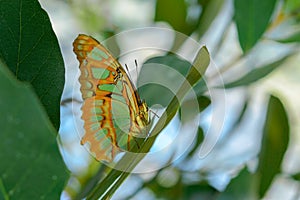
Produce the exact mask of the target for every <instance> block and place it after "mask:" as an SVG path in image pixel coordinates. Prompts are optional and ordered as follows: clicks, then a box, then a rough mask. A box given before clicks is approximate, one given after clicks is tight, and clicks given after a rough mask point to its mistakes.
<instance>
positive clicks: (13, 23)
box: [0, 0, 64, 129]
mask: <svg viewBox="0 0 300 200" xmlns="http://www.w3.org/2000/svg"><path fill="white" fill-rule="evenodd" d="M0 30H1V31H0V58H1V59H2V60H3V62H4V63H6V65H7V66H8V68H9V69H10V70H11V71H12V72H13V73H14V74H15V76H16V77H17V78H18V79H19V80H21V81H26V82H29V83H30V84H31V85H32V86H33V88H34V90H35V92H36V94H37V95H38V97H39V98H40V100H41V102H42V104H43V105H44V106H45V108H46V111H47V113H48V116H49V118H50V120H51V121H52V123H53V125H54V127H55V128H56V129H58V127H59V123H60V120H59V105H60V97H61V93H62V90H63V86H64V64H63V59H62V56H61V53H60V48H59V46H58V42H57V39H56V36H55V34H54V32H53V30H52V27H51V23H50V20H49V17H48V16H47V13H46V12H45V11H44V10H42V9H41V6H40V5H39V3H38V1H37V0H18V1H11V0H0Z"/></svg>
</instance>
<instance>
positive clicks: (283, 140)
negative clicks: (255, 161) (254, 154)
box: [256, 96, 290, 198]
mask: <svg viewBox="0 0 300 200" xmlns="http://www.w3.org/2000/svg"><path fill="white" fill-rule="evenodd" d="M289 132H290V130H289V122H288V117H287V114H286V111H285V109H284V106H283V104H282V103H281V101H280V99H278V98H277V97H274V96H271V97H270V100H269V105H268V111H267V117H266V122H265V125H264V135H263V140H262V148H261V152H260V155H259V166H258V171H257V173H256V175H257V179H258V184H259V197H260V198H262V197H263V196H264V194H265V193H266V191H267V190H268V188H269V187H270V185H271V183H272V181H273V179H274V177H275V176H276V174H278V173H279V172H280V167H281V162H282V159H283V156H284V154H285V152H286V149H287V147H288V142H289Z"/></svg>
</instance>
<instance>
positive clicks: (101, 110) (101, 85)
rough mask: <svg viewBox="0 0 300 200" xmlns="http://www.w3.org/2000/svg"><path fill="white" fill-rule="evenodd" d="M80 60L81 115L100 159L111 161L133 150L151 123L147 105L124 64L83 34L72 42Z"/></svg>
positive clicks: (85, 138)
mask: <svg viewBox="0 0 300 200" xmlns="http://www.w3.org/2000/svg"><path fill="white" fill-rule="evenodd" d="M73 46H74V52H75V53H76V55H77V59H78V60H79V62H80V71H81V75H80V77H79V82H80V84H81V88H80V90H81V93H82V98H83V100H84V103H83V106H82V108H81V109H82V119H83V121H84V130H85V134H84V136H83V138H82V140H81V143H82V144H85V143H88V144H89V146H90V151H91V152H92V153H93V154H94V155H95V157H96V159H97V160H106V161H111V160H112V159H113V158H114V157H115V155H116V154H117V153H118V152H120V151H122V150H130V148H131V147H132V145H133V144H134V143H135V140H134V139H133V137H132V136H141V135H142V134H143V129H144V127H145V126H146V125H148V124H149V120H148V108H147V106H146V104H145V103H143V102H141V100H140V97H139V96H138V94H137V92H136V90H135V88H134V85H133V84H132V82H131V81H130V79H129V77H128V76H127V74H126V73H125V70H124V69H123V68H122V66H121V65H120V64H119V63H118V61H116V60H115V59H114V57H113V56H112V55H111V54H110V53H109V52H108V50H107V49H106V48H105V47H103V46H102V45H101V44H100V43H99V42H98V41H96V40H95V39H93V38H92V37H90V36H86V35H83V34H80V35H79V36H78V37H77V38H76V39H75V41H74V43H73Z"/></svg>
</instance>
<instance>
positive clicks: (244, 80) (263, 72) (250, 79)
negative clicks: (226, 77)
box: [224, 56, 289, 89]
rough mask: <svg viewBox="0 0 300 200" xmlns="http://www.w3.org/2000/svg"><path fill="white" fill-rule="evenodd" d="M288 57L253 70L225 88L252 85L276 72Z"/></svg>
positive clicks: (227, 84)
mask: <svg viewBox="0 0 300 200" xmlns="http://www.w3.org/2000/svg"><path fill="white" fill-rule="evenodd" d="M288 57H289V56H285V57H283V58H281V59H280V60H278V61H276V62H273V63H271V64H268V65H266V66H264V67H259V68H256V69H253V70H252V71H250V72H249V73H247V74H246V75H245V76H243V77H241V78H240V79H238V80H236V81H233V82H231V83H226V84H225V86H224V87H225V88H226V89H229V88H233V87H239V86H247V85H250V84H252V83H254V82H256V81H258V80H260V79H262V78H264V77H265V76H267V75H268V74H270V73H271V72H272V71H273V70H275V69H276V68H277V67H279V66H281V65H282V64H283V63H284V62H285V61H286V59H287V58H288Z"/></svg>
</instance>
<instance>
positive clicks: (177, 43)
mask: <svg viewBox="0 0 300 200" xmlns="http://www.w3.org/2000/svg"><path fill="white" fill-rule="evenodd" d="M40 3H41V5H42V7H43V8H44V9H45V10H46V12H47V13H48V15H49V17H50V19H51V23H52V25H53V29H54V31H55V33H56V35H57V37H58V39H59V43H60V47H61V51H62V53H63V57H64V62H65V67H66V84H65V88H64V92H63V96H62V104H61V127H60V138H61V152H62V155H63V158H64V161H65V163H66V165H67V167H68V168H69V170H70V171H71V172H72V174H73V175H72V177H71V178H70V180H69V184H68V186H67V188H66V190H65V192H64V193H63V195H62V199H68V198H69V197H73V196H76V195H77V194H78V193H79V191H81V190H82V188H84V186H85V184H86V183H87V182H88V181H87V180H88V179H89V178H90V177H91V176H94V174H95V173H96V172H97V171H98V169H99V167H101V164H99V163H97V162H96V161H94V159H93V157H91V156H90V154H89V153H88V151H87V150H86V149H85V148H84V147H82V146H81V145H80V135H81V134H82V133H83V130H82V121H81V120H80V115H81V111H80V106H81V104H82V99H81V95H80V90H79V87H80V86H79V82H78V77H79V63H78V61H77V59H76V57H75V54H74V53H73V50H72V48H73V46H72V43H73V40H74V39H75V38H76V37H77V35H78V34H79V33H85V34H88V35H91V36H93V37H95V38H97V39H98V40H99V41H101V42H102V41H103V42H104V43H105V44H107V46H108V47H110V45H111V46H112V49H110V50H111V51H112V52H113V54H114V55H119V56H117V57H118V59H119V61H120V63H121V64H122V65H123V66H124V64H127V65H128V67H129V74H130V77H131V78H132V79H133V80H134V82H135V83H136V84H137V87H138V83H139V81H142V80H141V79H142V78H143V76H140V77H138V75H137V74H141V75H144V76H153V77H156V76H159V74H158V73H155V71H153V73H151V74H149V73H146V70H145V71H143V68H144V66H145V64H147V63H160V64H164V65H167V66H170V67H171V68H174V69H175V70H177V71H179V72H180V73H181V74H183V75H184V74H186V72H187V69H188V67H190V63H192V62H193V59H194V58H195V55H196V53H197V51H198V49H199V48H200V47H201V46H202V45H205V46H206V47H207V48H208V51H209V52H210V55H211V64H210V66H209V67H208V70H207V72H206V74H205V83H206V87H203V86H201V85H199V84H198V85H196V86H195V87H194V90H195V91H196V95H197V98H196V99H197V100H199V102H198V103H199V110H200V112H199V113H196V115H195V116H193V114H191V119H190V118H188V119H186V120H183V119H182V118H181V115H180V114H177V115H176V116H175V118H174V119H173V120H172V121H171V123H170V124H169V125H168V126H167V127H166V129H164V130H163V132H162V133H161V134H160V136H159V138H158V139H157V141H156V143H155V144H154V146H153V147H152V149H151V151H153V152H159V150H160V149H166V150H165V151H164V153H160V154H159V156H158V157H155V159H154V160H153V159H149V160H147V157H146V158H145V160H144V161H143V163H142V164H141V165H140V166H138V168H141V170H137V172H139V173H133V174H131V176H130V177H129V178H128V179H127V180H126V181H125V182H124V183H123V184H122V186H121V187H120V188H119V189H118V190H117V192H116V193H115V194H114V195H113V197H112V199H142V198H143V199H262V198H263V199H291V200H292V199H300V192H299V191H300V185H299V175H298V173H299V172H300V157H299V156H298V155H299V153H300V145H299V144H300V134H299V133H300V129H299V128H300V126H299V124H300V104H299V102H300V101H299V100H300V90H299V84H300V80H299V75H300V67H299V63H300V54H299V44H300V43H299V42H300V24H299V20H300V3H299V1H297V0H277V1H275V0H266V1H255V0H252V1H238V0H236V1H233V0H156V1H154V0H148V1H146V0H110V1H108V0H87V1H80V0H53V1H46V0H40ZM174 55H176V57H172V56H174ZM135 59H136V60H137V61H138V67H136V66H135V65H134V60H135ZM143 73H144V74H143ZM145 73H146V74H145ZM169 81H170V82H172V81H174V79H172V78H171V79H170V80H169ZM207 88H208V89H207ZM161 92H164V94H166V93H167V92H165V91H164V90H163V89H162V88H157V87H154V86H147V87H146V86H144V87H141V92H140V94H141V97H142V99H145V101H146V102H147V103H148V105H149V107H150V108H151V109H152V110H154V111H155V112H156V113H157V114H158V115H159V113H161V111H162V110H163V109H164V108H165V107H166V106H167V105H168V102H169V99H168V97H167V98H166V99H164V98H163V97H162V95H161V94H162V93H161ZM166 96H168V95H166ZM187 105H188V100H187ZM192 110H193V109H192ZM187 112H190V111H187ZM194 119H197V120H198V121H197V124H196V126H195V121H193V120H194ZM179 127H180V128H179ZM178 130H180V131H178ZM195 130H196V133H195V134H196V135H195V136H191V134H192V133H190V132H195ZM274 130H275V133H274ZM276 130H278V131H279V133H277V132H276ZM273 133H274V134H273ZM268 134H269V135H268ZM272 134H273V135H272ZM192 135H193V134H192ZM174 138H177V139H176V140H175V139H174ZM204 138H205V139H204ZM207 138H211V140H212V141H211V140H208V139H207ZM263 138H267V139H263ZM285 138H287V139H285ZM203 140H204V143H205V141H206V144H208V147H207V148H206V149H204V150H203V149H202V150H201V143H202V142H203ZM269 140H270V141H276V142H277V143H276V142H275V143H272V142H268V141H269ZM174 141H176V142H174ZM178 141H179V142H178ZM204 143H203V144H204ZM274 144H275V145H274ZM182 147H187V148H182ZM182 149H183V150H182ZM266 149H267V150H266ZM156 155H157V154H156ZM274 160H275V161H274ZM273 161H274V162H273ZM143 166H150V167H149V170H144V171H143ZM273 168H274V170H273ZM277 168H278V169H277ZM147 169H148V168H147ZM273 171H274V172H273ZM269 172H271V174H268V173H269ZM265 174H267V177H265ZM257 177H260V178H257ZM261 177H262V178H261ZM270 177H271V178H270ZM266 179H268V180H270V181H267V182H268V183H265V180H266ZM253 182H255V184H254V185H256V186H253ZM253 187H254V188H255V187H256V188H257V187H258V188H259V189H256V190H255V189H253Z"/></svg>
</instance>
